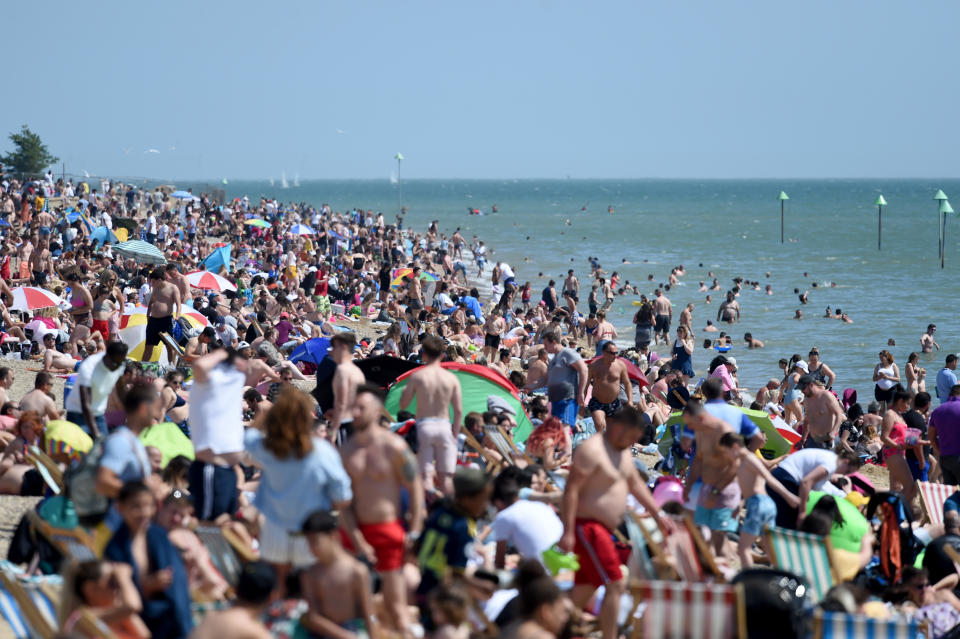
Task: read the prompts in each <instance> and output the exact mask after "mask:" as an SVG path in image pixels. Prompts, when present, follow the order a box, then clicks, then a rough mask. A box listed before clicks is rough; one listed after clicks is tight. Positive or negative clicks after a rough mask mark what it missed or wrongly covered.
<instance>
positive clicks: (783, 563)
mask: <svg viewBox="0 0 960 639" xmlns="http://www.w3.org/2000/svg"><path fill="white" fill-rule="evenodd" d="M767 542H768V543H769V547H770V549H771V550H772V551H773V557H771V558H770V561H771V562H773V565H774V566H776V567H777V568H780V569H781V570H786V571H788V572H792V573H794V574H795V575H797V576H799V577H802V578H803V580H804V581H805V582H806V584H807V588H808V591H809V593H810V599H811V600H812V601H814V602H819V601H820V600H821V599H823V596H824V595H825V594H826V593H827V591H828V590H830V588H832V587H833V585H834V584H835V583H837V582H838V581H840V579H839V577H838V576H837V571H836V569H835V568H834V567H833V562H832V561H831V557H830V555H831V553H832V552H833V548H832V546H831V544H830V538H829V537H820V536H818V535H811V534H809V533H804V532H798V531H796V530H787V529H786V528H768V529H767Z"/></svg>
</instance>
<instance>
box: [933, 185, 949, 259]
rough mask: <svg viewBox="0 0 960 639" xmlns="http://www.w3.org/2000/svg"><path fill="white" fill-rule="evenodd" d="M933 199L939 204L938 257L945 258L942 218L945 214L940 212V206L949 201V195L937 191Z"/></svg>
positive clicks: (939, 190) (940, 190)
mask: <svg viewBox="0 0 960 639" xmlns="http://www.w3.org/2000/svg"><path fill="white" fill-rule="evenodd" d="M933 199H934V201H935V202H936V203H937V257H940V258H942V257H943V225H942V222H941V220H942V218H943V212H942V211H940V204H941V203H942V202H945V201H946V200H947V194H946V193H944V192H943V189H937V192H936V193H934V194H933Z"/></svg>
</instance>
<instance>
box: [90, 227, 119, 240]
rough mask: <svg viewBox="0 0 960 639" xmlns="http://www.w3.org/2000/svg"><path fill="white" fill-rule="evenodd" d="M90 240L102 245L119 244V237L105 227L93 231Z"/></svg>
mask: <svg viewBox="0 0 960 639" xmlns="http://www.w3.org/2000/svg"><path fill="white" fill-rule="evenodd" d="M90 239H91V240H93V241H95V242H100V243H101V244H106V243H107V242H113V243H114V244H116V243H117V242H118V240H117V236H116V235H115V234H114V232H113V231H111V230H110V229H108V228H107V227H105V226H98V227H97V228H95V229H93V231H91V233H90Z"/></svg>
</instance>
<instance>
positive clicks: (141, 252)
mask: <svg viewBox="0 0 960 639" xmlns="http://www.w3.org/2000/svg"><path fill="white" fill-rule="evenodd" d="M113 250H114V251H116V252H117V253H118V254H120V255H122V256H123V257H131V258H133V259H135V260H139V261H141V262H145V263H147V264H166V263H167V258H165V257H164V256H163V253H162V252H161V251H160V249H158V248H157V247H156V246H154V245H153V244H150V243H149V242H144V241H142V240H129V241H127V242H120V243H119V244H117V245H116V246H115V247H114V249H113Z"/></svg>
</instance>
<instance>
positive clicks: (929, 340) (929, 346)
mask: <svg viewBox="0 0 960 639" xmlns="http://www.w3.org/2000/svg"><path fill="white" fill-rule="evenodd" d="M936 332H937V325H936V324H927V332H926V333H924V334H923V335H921V336H920V352H922V353H932V352H933V349H937V350H938V351H939V350H940V345H939V344H937V342H936V341H934V339H933V334H934V333H936Z"/></svg>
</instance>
